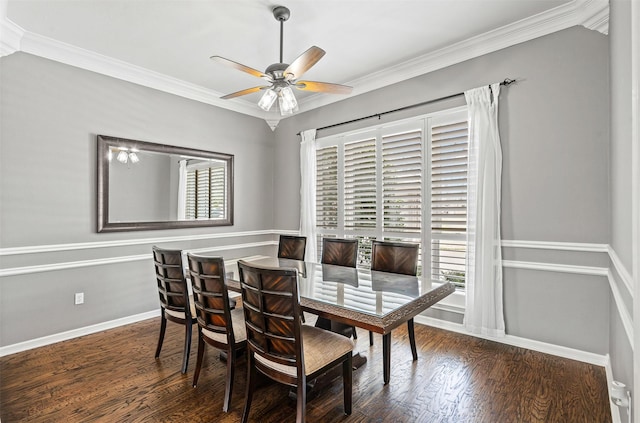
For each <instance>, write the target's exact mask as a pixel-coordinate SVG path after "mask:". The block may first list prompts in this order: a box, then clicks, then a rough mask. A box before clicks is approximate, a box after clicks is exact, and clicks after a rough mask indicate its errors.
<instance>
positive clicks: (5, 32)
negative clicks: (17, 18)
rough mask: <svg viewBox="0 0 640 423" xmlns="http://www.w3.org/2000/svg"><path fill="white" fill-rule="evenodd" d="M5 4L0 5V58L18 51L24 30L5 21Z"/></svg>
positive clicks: (7, 20)
mask: <svg viewBox="0 0 640 423" xmlns="http://www.w3.org/2000/svg"><path fill="white" fill-rule="evenodd" d="M6 7H7V5H6V2H2V3H0V57H4V56H8V55H10V54H13V53H15V52H16V51H20V41H21V40H22V37H23V36H24V29H22V28H21V27H20V26H18V25H16V24H15V23H13V22H11V21H10V20H9V19H6Z"/></svg>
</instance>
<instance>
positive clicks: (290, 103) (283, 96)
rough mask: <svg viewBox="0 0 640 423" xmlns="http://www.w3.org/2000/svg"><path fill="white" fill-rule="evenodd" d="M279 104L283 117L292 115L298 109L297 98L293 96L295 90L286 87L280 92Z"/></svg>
mask: <svg viewBox="0 0 640 423" xmlns="http://www.w3.org/2000/svg"><path fill="white" fill-rule="evenodd" d="M278 104H279V105H280V114H281V115H282V116H285V115H290V114H292V113H293V112H294V111H296V110H297V109H298V102H297V101H296V96H295V95H293V90H291V88H290V87H284V88H283V89H282V90H280V96H279V97H278Z"/></svg>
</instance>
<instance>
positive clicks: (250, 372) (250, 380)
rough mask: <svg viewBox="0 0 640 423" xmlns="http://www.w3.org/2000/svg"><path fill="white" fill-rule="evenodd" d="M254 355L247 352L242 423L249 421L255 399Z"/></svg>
mask: <svg viewBox="0 0 640 423" xmlns="http://www.w3.org/2000/svg"><path fill="white" fill-rule="evenodd" d="M253 360H255V359H254V358H253V353H252V352H250V351H247V390H246V394H245V396H244V410H243V411H242V423H247V422H248V421H249V409H250V408H251V399H252V398H253V389H254V385H255V384H256V369H255V366H254V364H253Z"/></svg>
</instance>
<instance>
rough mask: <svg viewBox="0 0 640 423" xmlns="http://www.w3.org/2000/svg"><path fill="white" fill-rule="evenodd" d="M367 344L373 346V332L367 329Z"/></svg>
mask: <svg viewBox="0 0 640 423" xmlns="http://www.w3.org/2000/svg"><path fill="white" fill-rule="evenodd" d="M369 345H370V346H373V332H371V331H369Z"/></svg>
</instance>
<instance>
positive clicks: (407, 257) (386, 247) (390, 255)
mask: <svg viewBox="0 0 640 423" xmlns="http://www.w3.org/2000/svg"><path fill="white" fill-rule="evenodd" d="M418 250H419V245H418V244H409V243H403V242H388V241H377V240H374V241H372V243H371V270H373V271H380V272H390V273H400V274H403V275H410V276H416V275H417V274H418ZM413 326H414V324H413V318H411V319H409V320H407V331H408V332H409V344H410V345H411V354H412V355H413V360H414V361H415V360H417V359H418V352H417V350H416V336H415V333H414V331H413ZM369 345H373V332H369Z"/></svg>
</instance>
